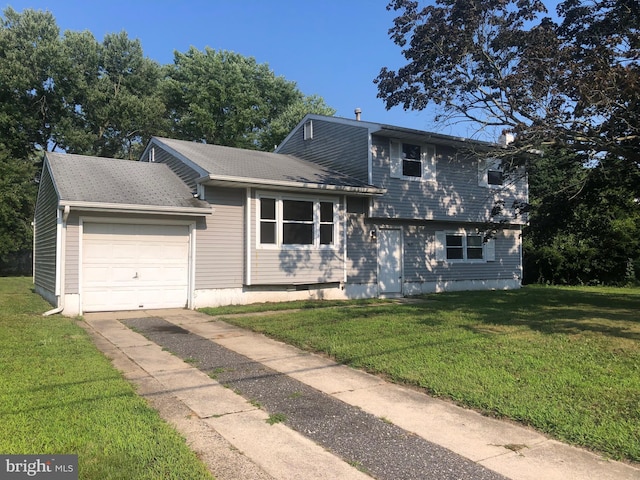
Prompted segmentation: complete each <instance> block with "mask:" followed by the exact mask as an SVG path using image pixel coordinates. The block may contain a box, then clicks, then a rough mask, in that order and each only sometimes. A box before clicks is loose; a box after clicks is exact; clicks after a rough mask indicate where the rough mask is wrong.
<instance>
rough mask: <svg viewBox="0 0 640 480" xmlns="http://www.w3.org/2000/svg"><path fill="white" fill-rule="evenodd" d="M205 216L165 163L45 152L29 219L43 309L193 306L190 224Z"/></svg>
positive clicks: (75, 311)
mask: <svg viewBox="0 0 640 480" xmlns="http://www.w3.org/2000/svg"><path fill="white" fill-rule="evenodd" d="M212 214H213V209H212V207H211V204H209V203H208V202H206V201H204V200H201V199H199V198H197V195H196V194H194V191H193V189H192V187H190V186H189V185H187V184H186V183H185V182H183V181H182V179H181V178H180V177H179V176H177V175H175V174H174V173H173V171H172V170H171V169H170V168H169V167H168V166H167V165H166V164H162V163H153V162H151V163H149V162H132V161H129V160H116V159H109V158H98V157H88V156H83V155H69V154H60V153H55V152H47V153H46V154H45V159H44V167H43V170H42V176H41V180H40V188H39V192H38V201H37V203H36V215H35V221H34V238H35V241H34V284H35V288H36V291H37V292H38V293H40V294H41V295H42V296H43V297H44V298H46V299H47V300H49V301H50V302H51V303H52V304H53V305H54V307H55V308H54V309H52V310H50V311H48V312H46V314H47V315H49V314H53V313H62V314H64V315H68V316H75V315H82V314H83V313H85V312H98V311H117V310H140V309H158V308H185V307H186V308H191V307H192V306H193V302H194V298H193V297H194V291H195V285H194V279H195V265H196V252H195V245H196V225H206V221H202V220H203V219H204V218H206V217H208V216H210V215H212Z"/></svg>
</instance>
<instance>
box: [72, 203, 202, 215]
mask: <svg viewBox="0 0 640 480" xmlns="http://www.w3.org/2000/svg"><path fill="white" fill-rule="evenodd" d="M60 206H64V207H65V209H66V208H67V207H73V208H74V209H79V210H91V211H94V212H109V213H144V214H150V213H151V214H163V213H171V214H174V215H176V214H180V215H196V216H202V215H208V214H210V213H213V207H210V208H204V207H167V206H159V205H132V204H126V203H102V202H101V203H96V202H74V201H64V200H63V201H61V202H60Z"/></svg>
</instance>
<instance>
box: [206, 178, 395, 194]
mask: <svg viewBox="0 0 640 480" xmlns="http://www.w3.org/2000/svg"><path fill="white" fill-rule="evenodd" d="M196 182H197V183H203V184H205V185H207V184H208V185H223V186H229V187H237V188H247V187H255V186H259V187H261V188H268V189H271V190H316V191H317V190H325V191H328V192H332V193H333V192H344V193H346V194H351V195H362V196H379V195H384V194H385V193H386V192H387V190H386V189H384V188H377V187H355V186H340V185H327V184H324V183H300V182H287V181H283V180H265V179H261V178H246V177H232V176H221V175H209V176H208V177H201V178H199V179H197V180H196Z"/></svg>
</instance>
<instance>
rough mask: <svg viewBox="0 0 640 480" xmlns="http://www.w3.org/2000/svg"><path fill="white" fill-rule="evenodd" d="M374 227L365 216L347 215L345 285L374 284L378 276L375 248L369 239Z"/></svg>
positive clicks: (372, 241) (374, 244)
mask: <svg viewBox="0 0 640 480" xmlns="http://www.w3.org/2000/svg"><path fill="white" fill-rule="evenodd" d="M374 230H375V226H373V225H371V224H368V223H366V222H365V216H364V215H359V214H348V215H347V283H357V284H368V283H376V282H377V276H378V262H377V254H378V253H377V246H376V242H375V241H374V240H373V239H372V237H371V232H372V231H374Z"/></svg>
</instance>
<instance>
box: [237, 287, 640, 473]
mask: <svg viewBox="0 0 640 480" xmlns="http://www.w3.org/2000/svg"><path fill="white" fill-rule="evenodd" d="M424 298H425V300H426V301H425V302H424V303H419V304H389V305H369V306H366V305H365V306H359V307H358V308H330V309H318V308H316V309H312V310H303V311H297V312H295V313H292V312H290V313H286V312H282V313H278V314H273V315H271V314H270V315H264V316H260V315H258V316H238V317H227V318H226V320H227V321H229V322H230V323H234V324H236V325H240V326H244V327H248V328H252V329H254V330H256V331H259V332H264V333H266V334H268V335H270V336H272V337H275V338H278V339H280V340H283V341H285V342H288V343H291V344H293V345H296V346H299V347H302V348H305V349H308V350H313V351H320V352H325V353H327V354H329V355H331V356H332V357H334V358H335V359H336V360H337V361H339V362H342V363H345V364H347V365H351V366H353V367H356V368H362V369H365V370H367V371H369V372H373V373H377V374H381V375H383V376H385V377H387V378H389V379H391V380H393V381H396V382H399V383H405V384H410V385H415V386H418V387H421V388H423V389H424V390H426V391H427V392H429V393H430V394H432V395H435V396H439V397H444V398H449V399H451V400H453V401H455V402H456V403H458V404H461V405H465V406H467V407H472V408H475V409H477V410H479V411H481V412H483V413H485V414H488V415H494V416H497V417H507V418H511V419H514V420H516V421H519V422H521V423H524V424H527V425H531V426H534V427H536V428H537V429H539V430H541V431H543V432H546V433H548V434H551V435H553V436H555V437H557V438H559V439H561V440H564V441H567V442H569V443H573V444H576V445H581V446H584V447H587V448H591V449H593V450H596V451H599V452H602V453H604V454H606V455H609V456H611V457H613V458H617V459H627V460H631V461H636V462H638V461H640V435H638V432H640V289H637V288H636V289H605V288H556V287H535V286H529V287H526V288H523V289H521V290H517V291H497V292H461V293H445V294H437V295H428V296H425V297H424ZM348 305H349V303H346V304H345V306H348ZM281 307H284V305H281Z"/></svg>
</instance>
